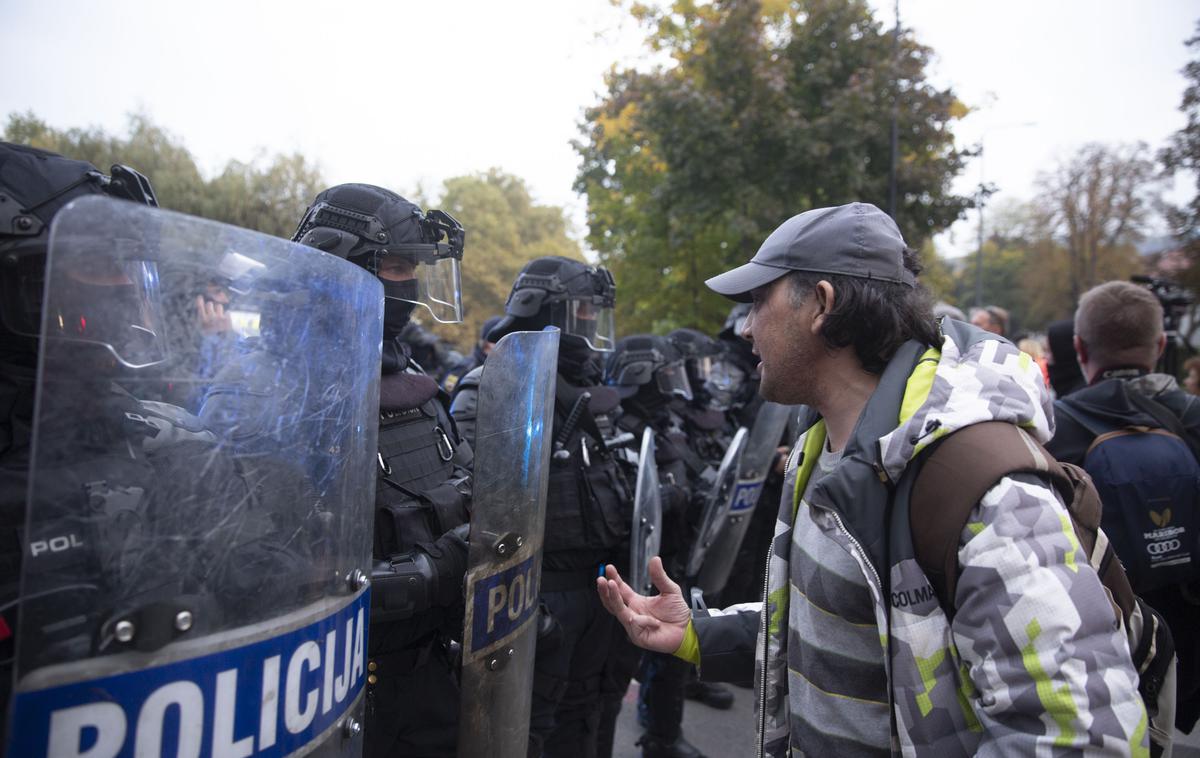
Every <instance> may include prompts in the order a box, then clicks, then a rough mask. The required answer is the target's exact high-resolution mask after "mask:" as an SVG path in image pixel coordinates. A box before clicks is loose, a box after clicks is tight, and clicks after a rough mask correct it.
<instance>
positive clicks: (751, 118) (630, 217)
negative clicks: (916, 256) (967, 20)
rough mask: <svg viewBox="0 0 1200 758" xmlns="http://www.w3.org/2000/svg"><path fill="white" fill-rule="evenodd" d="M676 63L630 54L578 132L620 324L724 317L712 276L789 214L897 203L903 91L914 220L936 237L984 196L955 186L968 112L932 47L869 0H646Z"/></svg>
mask: <svg viewBox="0 0 1200 758" xmlns="http://www.w3.org/2000/svg"><path fill="white" fill-rule="evenodd" d="M630 12H631V13H632V14H633V16H634V17H635V18H637V19H638V20H639V21H641V22H642V23H643V24H644V26H645V27H647V28H648V30H649V34H648V40H647V41H648V45H649V47H650V48H651V49H652V50H655V51H658V52H659V53H660V54H665V56H667V57H668V58H669V60H670V63H668V64H664V65H660V66H657V67H655V68H653V69H651V70H649V71H638V70H633V69H626V70H613V71H612V72H610V74H609V75H608V77H607V86H608V91H607V92H606V93H605V94H604V96H603V99H602V100H601V102H600V103H599V104H598V105H597V106H596V107H594V108H591V109H589V110H588V111H587V113H586V115H585V122H584V124H583V125H582V132H583V138H582V139H581V140H579V141H578V142H577V143H576V149H577V150H578V152H579V153H580V155H581V157H582V165H581V168H580V170H579V174H578V177H577V180H576V189H577V190H578V191H580V192H583V193H586V194H587V198H588V226H589V235H588V241H589V243H590V244H591V246H592V247H593V248H595V249H596V250H597V251H598V253H599V255H600V258H601V260H602V262H604V263H605V264H606V265H609V266H610V267H611V268H612V269H613V271H614V274H615V276H616V278H617V286H618V295H617V308H618V328H619V330H620V331H622V332H629V331H637V330H647V329H648V330H656V331H661V330H665V329H669V328H671V327H675V326H683V325H688V326H699V327H702V328H709V329H713V328H717V327H719V325H720V323H721V321H722V319H723V318H724V315H725V313H726V312H727V310H728V303H726V302H724V301H723V300H721V299H720V298H718V297H716V296H715V295H712V294H711V293H708V291H707V290H706V289H705V288H704V286H703V280H704V279H705V278H707V277H709V276H712V275H713V274H716V273H718V272H720V271H721V270H723V269H725V268H728V267H729V266H731V265H735V264H739V263H743V262H745V261H746V260H747V259H748V258H749V257H750V256H751V255H752V254H753V253H754V251H755V249H757V247H758V245H759V244H760V243H761V242H762V240H763V239H764V238H765V237H766V236H767V234H769V233H770V231H771V230H772V229H774V228H775V227H776V226H778V224H779V223H781V222H782V221H783V220H784V219H786V218H788V217H789V216H792V215H794V214H796V213H799V212H801V211H804V210H807V209H810V208H814V207H821V206H828V205H835V204H840V203H846V202H850V201H852V200H865V201H868V202H873V203H875V204H877V205H879V206H880V207H886V206H887V199H888V167H889V161H890V155H891V148H890V133H889V132H890V119H891V113H892V99H893V95H896V96H897V97H898V102H899V108H898V112H899V142H900V153H899V155H900V160H899V166H898V188H899V197H900V202H899V208H898V209H897V218H898V222H899V224H900V226H901V228H902V230H903V232H904V234H905V237H906V238H907V239H908V241H909V243H910V244H912V245H914V246H917V247H920V246H921V245H923V244H924V242H925V240H926V239H927V238H928V237H929V236H930V235H932V234H933V233H935V232H937V231H940V230H941V229H943V228H945V227H946V226H947V225H949V224H950V223H951V222H952V221H954V220H955V219H956V218H957V217H958V216H959V215H960V213H961V212H962V210H963V208H964V207H966V205H967V200H966V199H964V198H961V197H957V196H954V195H952V194H950V191H949V183H950V180H951V179H952V178H953V176H954V175H955V174H956V173H957V172H958V171H959V170H960V169H961V167H962V163H963V158H964V156H963V154H962V153H961V152H959V151H957V150H956V149H955V147H954V143H953V137H952V135H951V133H950V125H951V123H952V122H953V121H954V120H955V119H956V118H958V117H961V116H962V115H964V114H965V113H966V109H965V108H964V107H963V106H962V104H961V103H959V102H958V101H957V100H956V99H955V97H954V95H953V93H952V92H950V91H949V90H939V89H937V88H935V87H933V86H931V85H930V84H929V83H928V82H927V81H926V80H925V68H926V66H927V64H928V62H929V59H930V57H931V55H932V52H931V51H930V50H929V49H928V48H926V47H924V46H922V45H920V44H918V43H917V42H916V41H915V40H914V39H913V38H912V35H911V34H908V33H904V34H902V35H901V37H900V41H899V53H898V54H895V53H894V52H893V39H892V35H891V33H890V30H887V29H884V28H882V26H881V24H880V23H879V22H878V21H876V20H875V18H874V17H873V15H872V13H871V11H870V9H869V7H868V5H867V3H866V2H865V1H864V0H795V1H793V2H779V0H772V2H757V1H756V0H717V1H716V2H713V3H706V4H701V3H698V2H694V1H693V0H675V2H673V3H672V4H671V5H670V6H669V7H666V8H657V7H649V6H645V5H641V4H634V5H632V6H631V7H630Z"/></svg>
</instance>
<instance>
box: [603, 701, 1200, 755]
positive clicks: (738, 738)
mask: <svg viewBox="0 0 1200 758" xmlns="http://www.w3.org/2000/svg"><path fill="white" fill-rule="evenodd" d="M637 688H638V683H637V682H633V683H632V684H630V685H629V691H628V692H627V693H625V702H624V704H623V705H622V706H621V715H620V716H619V717H618V718H617V734H616V738H615V739H614V741H613V742H614V744H613V758H641V755H642V749H641V748H639V747H637V746H636V745H635V744H634V743H636V742H637V740H638V738H639V737H641V736H642V728H641V727H640V726H638V723H637ZM729 689H730V690H731V691H732V692H733V697H734V702H733V708H730V709H729V710H727V711H718V710H716V709H715V708H709V707H708V706H707V705H704V704H702V703H697V702H695V701H694V700H689V701H687V705H685V706H684V709H683V733H684V735H685V736H686V737H687V738H688V741H690V742H691V743H692V744H693V745H695V746H696V747H698V748H700V749H701V750H702V751H704V753H705V755H707V756H708V758H727V757H730V756H732V757H737V756H751V755H754V750H755V744H754V693H753V691H751V690H748V689H744V688H742V687H730V688H729ZM1172 758H1200V728H1197V729H1193V730H1192V733H1191V734H1190V735H1183V734H1177V735H1176V736H1175V747H1174V750H1173V751H1172Z"/></svg>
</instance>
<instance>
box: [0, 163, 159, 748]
mask: <svg viewBox="0 0 1200 758" xmlns="http://www.w3.org/2000/svg"><path fill="white" fill-rule="evenodd" d="M86 195H108V196H112V197H122V198H126V199H130V200H135V201H137V202H143V203H146V204H149V205H157V201H156V199H155V197H154V192H153V190H152V189H151V188H150V184H149V182H148V181H147V180H146V179H145V177H143V176H141V175H140V174H137V173H136V172H134V171H133V170H132V169H129V168H127V167H124V166H114V167H113V170H112V177H109V176H105V175H104V174H102V173H101V172H100V171H99V170H97V169H96V167H95V166H93V165H92V164H90V163H87V162H85V161H75V160H70V159H67V158H64V157H62V156H60V155H56V154H54V153H50V152H47V151H44V150H37V149H35V148H31V147H25V146H22V145H14V144H10V143H5V142H0V408H2V409H3V411H0V414H2V415H0V718H3V722H2V723H0V745H3V744H4V742H5V740H4V739H3V737H4V729H5V728H6V727H7V713H8V700H9V694H10V691H11V689H10V688H11V686H12V663H13V657H14V653H15V633H16V630H17V615H16V614H17V605H16V603H15V600H16V598H17V594H18V581H19V579H20V576H21V555H22V546H21V541H20V539H19V537H18V534H19V530H20V529H21V525H22V524H23V523H24V520H25V495H26V489H27V486H28V477H29V465H30V443H31V439H30V436H31V432H32V428H33V408H34V391H35V386H36V374H37V361H38V334H39V332H40V329H41V314H42V291H43V286H44V283H45V267H46V243H47V238H48V237H49V233H50V222H51V220H52V218H53V217H54V215H55V214H56V213H57V212H58V211H59V210H60V209H62V208H63V207H64V206H65V205H67V203H69V202H71V201H72V200H74V199H76V198H78V197H83V196H86Z"/></svg>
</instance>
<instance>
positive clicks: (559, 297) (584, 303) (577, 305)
mask: <svg viewBox="0 0 1200 758" xmlns="http://www.w3.org/2000/svg"><path fill="white" fill-rule="evenodd" d="M616 299H617V285H616V283H615V282H613V278H612V274H611V273H609V271H608V269H606V268H604V267H603V266H592V265H589V264H587V263H584V262H583V261H577V260H572V259H570V258H564V257H562V256H558V255H550V256H546V257H543V258H534V259H533V260H532V261H530V262H529V263H526V264H525V267H524V268H522V269H521V272H520V273H519V274H517V280H516V281H515V282H514V283H513V288H512V292H510V293H509V295H508V300H507V302H505V304H504V318H503V319H501V320H500V323H499V324H497V325H496V327H495V328H494V329H492V331H491V334H490V335H488V337H489V341H490V342H498V341H499V340H500V338H501V337H503V336H504V335H506V334H508V333H509V332H515V331H519V330H537V329H543V328H545V327H547V326H556V327H558V328H559V329H561V330H562V339H563V340H564V342H566V343H567V344H569V343H570V341H571V340H573V339H574V340H579V341H580V342H582V343H585V344H586V345H587V347H588V348H590V349H591V350H598V351H601V352H609V351H611V350H612V349H613V345H614V343H615V328H614V324H613V306H614V305H615V304H616ZM560 352H561V350H560Z"/></svg>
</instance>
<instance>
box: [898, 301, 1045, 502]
mask: <svg viewBox="0 0 1200 758" xmlns="http://www.w3.org/2000/svg"><path fill="white" fill-rule="evenodd" d="M941 329H942V335H943V337H942V347H941V350H940V351H939V350H935V349H932V348H931V349H929V350H927V351H926V352H925V353H924V354H923V355H922V356H921V358H920V360H919V361H918V362H917V365H916V367H915V369H914V370H913V371H912V373H911V374H910V376H909V378H908V382H907V385H906V387H905V390H904V398H903V400H902V401H901V404H900V417H899V420H900V425H899V426H898V427H896V428H895V429H894V430H893V431H891V432H889V433H888V434H885V435H884V436H883V437H881V438H880V440H879V449H880V452H881V463H882V464H883V467H884V469H885V470H886V471H887V473H888V476H889V477H890V478H891V479H892V481H897V480H898V479H899V478H900V475H901V474H903V472H904V469H905V468H906V467H907V466H908V463H909V461H911V460H912V459H913V458H914V457H916V455H917V454H919V453H920V452H921V451H922V450H924V449H925V448H926V447H927V446H928V445H929V444H930V443H932V442H934V441H935V440H937V439H939V438H941V437H944V436H945V435H947V434H950V433H951V432H954V431H957V430H958V429H962V428H964V427H967V426H970V425H972V424H978V423H981V422H984V421H1004V422H1007V423H1010V424H1016V425H1017V426H1020V427H1021V428H1023V429H1025V430H1026V431H1028V432H1029V433H1031V434H1032V435H1033V436H1034V437H1035V438H1037V440H1038V441H1039V442H1042V443H1045V442H1047V441H1048V440H1049V439H1050V438H1051V437H1052V436H1053V435H1054V403H1053V400H1052V399H1051V397H1050V393H1049V392H1047V390H1046V384H1045V381H1044V379H1043V377H1042V372H1041V369H1040V368H1039V367H1038V365H1037V363H1036V362H1035V361H1034V360H1033V359H1032V358H1030V357H1029V356H1028V355H1027V354H1025V353H1022V352H1021V351H1020V350H1018V349H1017V348H1016V346H1014V345H1013V344H1012V343H1011V342H1009V341H1008V340H1006V339H1004V338H1002V337H999V336H997V335H995V334H992V333H991V332H986V331H984V330H982V329H979V328H977V327H974V326H971V325H970V324H964V323H962V322H960V321H953V320H951V319H943V320H942V322H941Z"/></svg>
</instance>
